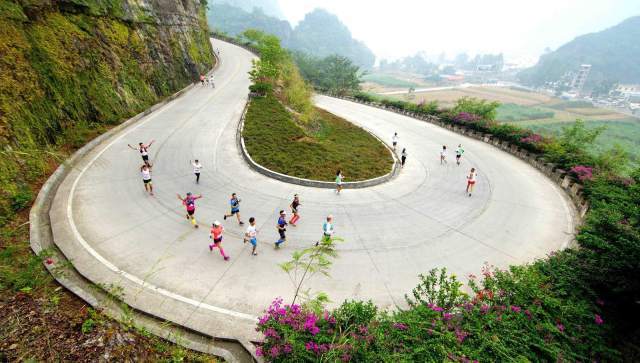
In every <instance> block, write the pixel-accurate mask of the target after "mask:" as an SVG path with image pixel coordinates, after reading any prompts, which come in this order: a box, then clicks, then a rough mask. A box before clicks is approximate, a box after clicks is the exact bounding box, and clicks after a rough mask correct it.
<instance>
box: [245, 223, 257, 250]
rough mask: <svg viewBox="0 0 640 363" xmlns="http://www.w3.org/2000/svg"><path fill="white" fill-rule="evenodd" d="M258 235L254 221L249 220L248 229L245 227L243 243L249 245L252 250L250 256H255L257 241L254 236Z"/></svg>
mask: <svg viewBox="0 0 640 363" xmlns="http://www.w3.org/2000/svg"><path fill="white" fill-rule="evenodd" d="M257 234H258V230H257V229H256V219H255V218H253V217H251V218H249V227H247V232H245V234H244V243H247V242H249V243H251V245H252V246H253V249H252V250H251V254H252V255H254V256H256V255H257V254H258V252H256V247H258V240H257V238H256V235H257Z"/></svg>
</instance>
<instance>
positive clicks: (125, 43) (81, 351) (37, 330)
mask: <svg viewBox="0 0 640 363" xmlns="http://www.w3.org/2000/svg"><path fill="white" fill-rule="evenodd" d="M184 4H185V9H187V10H184V9H183V7H182V5H181V6H179V7H178V6H174V5H172V4H171V3H163V4H155V3H154V4H153V5H151V6H150V7H141V6H139V5H138V4H137V3H136V2H132V1H128V0H123V1H95V0H89V1H71V2H53V3H51V2H42V1H23V2H18V1H11V0H0V54H1V56H0V293H1V294H2V299H0V311H2V312H3V313H2V314H0V352H1V353H0V360H11V361H14V360H16V361H17V360H29V361H44V360H59V361H79V360H86V361H98V360H104V359H105V358H104V357H109V358H107V359H112V360H117V361H134V360H163V359H166V360H168V359H172V358H173V357H174V355H175V354H178V353H179V354H180V355H182V356H183V357H185V358H187V359H193V360H199V361H202V360H206V359H209V357H200V356H194V355H193V354H192V353H188V352H184V350H183V349H181V348H176V346H175V345H173V344H169V343H167V342H165V341H162V340H161V339H159V338H149V337H146V336H144V334H141V333H139V332H133V331H129V330H130V329H129V328H128V327H126V326H122V325H118V324H117V323H115V322H114V321H112V320H111V319H107V318H105V317H104V316H103V315H102V314H99V313H95V314H92V316H91V317H90V316H89V314H88V313H87V308H86V306H85V304H84V302H81V301H80V300H79V299H78V298H76V297H75V295H73V294H72V293H69V292H66V290H61V289H62V288H61V287H60V286H59V285H57V283H55V281H54V280H53V278H52V276H51V274H49V273H48V272H47V270H46V269H45V268H44V266H43V263H47V264H50V263H53V262H54V261H51V260H49V256H50V252H49V251H44V252H43V253H42V254H41V255H39V256H35V255H34V254H33V253H32V251H31V249H30V247H29V223H28V218H29V216H28V208H29V207H30V205H31V203H32V202H33V199H34V198H35V196H36V194H37V190H38V189H39V187H40V185H41V184H42V183H43V182H44V180H45V179H46V178H47V176H48V175H49V174H50V173H51V172H53V170H55V168H56V167H57V166H58V164H59V163H61V162H62V161H63V160H64V159H65V158H66V157H67V156H68V155H69V154H70V153H71V152H73V151H74V150H75V149H77V148H78V147H81V146H82V145H84V144H85V143H86V142H88V141H89V140H90V139H91V138H93V137H95V136H97V135H99V134H100V133H102V132H104V131H105V130H107V129H108V128H110V127H112V126H114V125H117V124H118V123H120V122H121V121H123V120H124V119H126V118H127V117H129V116H132V115H135V114H137V113H139V112H141V111H143V110H144V109H146V108H148V107H149V106H151V105H152V104H154V103H156V102H158V101H160V100H162V99H163V98H164V97H166V96H168V95H170V94H171V93H173V92H175V91H177V90H178V89H180V88H182V87H184V86H186V85H188V84H189V83H190V82H192V81H193V80H195V79H196V76H197V75H198V73H199V72H204V71H205V70H208V69H210V67H211V66H212V63H213V57H212V54H211V47H210V43H209V39H208V28H207V25H206V20H205V19H204V17H203V15H204V11H205V9H204V5H202V6H200V5H199V4H200V3H197V2H190V1H185V2H184ZM187 5H189V6H187ZM189 9H190V10H189ZM156 14H162V15H156ZM156 16H160V17H162V16H171V24H173V23H175V22H176V21H183V22H184V26H181V27H175V26H172V25H171V26H166V25H163V24H167V23H168V22H167V21H166V19H157V18H156ZM185 65H188V67H185ZM66 268H68V266H65V264H61V263H56V268H54V271H53V272H54V274H57V273H64V272H65V269H66ZM85 321H86V324H85ZM123 339H124V340H123ZM123 341H126V342H127V343H126V344H124V345H123V343H122V342H123ZM156 346H158V347H163V351H160V350H158V349H155V347H156ZM174 353H175V354H174ZM103 354H104V356H103ZM175 356H176V357H177V356H178V355H175Z"/></svg>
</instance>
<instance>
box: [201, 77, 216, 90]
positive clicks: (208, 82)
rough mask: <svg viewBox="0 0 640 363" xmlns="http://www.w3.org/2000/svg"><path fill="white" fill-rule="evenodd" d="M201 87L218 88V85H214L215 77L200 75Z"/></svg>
mask: <svg viewBox="0 0 640 363" xmlns="http://www.w3.org/2000/svg"><path fill="white" fill-rule="evenodd" d="M200 85H201V86H202V87H205V86H207V87H208V86H211V88H216V84H215V83H213V75H210V76H209V77H207V76H205V75H204V74H201V75H200Z"/></svg>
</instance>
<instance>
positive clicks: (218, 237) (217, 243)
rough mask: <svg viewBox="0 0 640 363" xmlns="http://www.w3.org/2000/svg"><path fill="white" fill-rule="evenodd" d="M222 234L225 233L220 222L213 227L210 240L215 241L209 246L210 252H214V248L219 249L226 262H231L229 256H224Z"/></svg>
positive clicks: (216, 222) (214, 223)
mask: <svg viewBox="0 0 640 363" xmlns="http://www.w3.org/2000/svg"><path fill="white" fill-rule="evenodd" d="M222 232H224V227H223V226H222V225H220V222H218V221H215V222H213V225H212V226H211V234H210V235H209V238H211V239H212V240H213V243H211V244H210V245H209V251H213V248H214V247H215V248H217V249H218V250H220V254H221V255H222V258H224V260H225V261H228V260H229V256H227V255H225V254H224V248H222Z"/></svg>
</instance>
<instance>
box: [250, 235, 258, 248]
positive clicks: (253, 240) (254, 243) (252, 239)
mask: <svg viewBox="0 0 640 363" xmlns="http://www.w3.org/2000/svg"><path fill="white" fill-rule="evenodd" d="M249 243H251V244H252V245H254V246H257V245H258V240H257V239H256V238H255V237H254V238H250V239H249Z"/></svg>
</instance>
